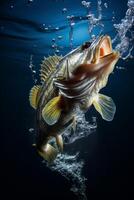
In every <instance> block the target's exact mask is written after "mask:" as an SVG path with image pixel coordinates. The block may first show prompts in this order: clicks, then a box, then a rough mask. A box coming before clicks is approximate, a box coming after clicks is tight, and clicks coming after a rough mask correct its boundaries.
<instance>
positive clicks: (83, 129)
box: [63, 108, 97, 144]
mask: <svg viewBox="0 0 134 200" xmlns="http://www.w3.org/2000/svg"><path fill="white" fill-rule="evenodd" d="M76 113H77V114H76V123H77V124H76V130H75V132H73V131H72V129H71V130H70V129H69V130H66V131H65V132H64V134H63V139H64V143H65V144H71V143H73V142H75V141H76V140H79V139H81V138H83V137H84V138H85V137H87V136H89V135H90V134H91V133H93V132H94V131H95V130H96V128H97V122H96V117H92V122H91V123H89V121H86V119H85V114H84V113H83V112H82V111H81V110H80V109H79V108H77V111H76Z"/></svg>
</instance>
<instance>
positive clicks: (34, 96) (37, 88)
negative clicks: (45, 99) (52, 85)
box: [29, 85, 41, 109]
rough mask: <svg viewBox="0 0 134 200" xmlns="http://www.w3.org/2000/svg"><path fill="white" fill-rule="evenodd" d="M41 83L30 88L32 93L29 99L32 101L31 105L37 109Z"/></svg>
mask: <svg viewBox="0 0 134 200" xmlns="http://www.w3.org/2000/svg"><path fill="white" fill-rule="evenodd" d="M40 88H41V86H40V85H35V86H34V87H32V89H31V90H30V94H29V101H30V105H31V106H32V107H33V108H34V109H36V108H37V105H38V99H39V98H38V97H39V93H40Z"/></svg>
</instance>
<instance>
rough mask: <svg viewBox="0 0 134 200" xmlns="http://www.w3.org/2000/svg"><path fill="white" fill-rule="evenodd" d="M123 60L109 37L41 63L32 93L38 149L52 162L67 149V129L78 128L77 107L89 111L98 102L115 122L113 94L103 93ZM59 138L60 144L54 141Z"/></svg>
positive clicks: (98, 106) (103, 37) (104, 114)
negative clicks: (65, 132)
mask: <svg viewBox="0 0 134 200" xmlns="http://www.w3.org/2000/svg"><path fill="white" fill-rule="evenodd" d="M118 59H119V53H118V52H115V51H113V50H112V45H111V39H110V37H109V36H107V35H106V36H101V37H98V38H97V39H95V40H94V41H92V42H86V43H84V44H83V45H81V46H80V47H78V48H76V49H75V50H73V51H71V52H70V53H69V54H67V55H65V56H64V57H59V56H56V55H54V56H50V57H48V58H44V60H43V62H42V64H41V70H40V72H41V73H40V78H41V84H40V85H36V86H34V87H33V88H32V89H31V91H30V95H29V100H30V104H31V106H32V107H33V108H34V109H35V110H36V132H37V139H36V148H37V151H38V153H39V154H40V155H41V156H42V157H43V158H44V159H45V160H47V161H48V162H52V161H53V160H54V159H55V158H56V156H57V154H58V152H62V151H63V140H62V134H63V132H64V131H65V130H66V129H67V128H69V127H72V129H73V130H74V131H75V127H76V123H77V122H76V108H77V107H79V109H81V110H82V111H83V112H86V111H87V110H88V109H89V107H90V106H92V105H94V107H95V109H96V110H97V111H98V112H99V113H100V115H101V116H102V118H103V119H104V120H107V121H111V120H112V119H113V118H114V114H115V111H116V106H115V103H114V102H113V100H112V98H111V97H108V96H105V95H103V94H100V93H99V91H100V89H102V88H103V87H105V86H106V84H107V80H108V77H109V75H110V74H111V72H112V71H113V69H114V66H115V64H116V62H117V61H118ZM52 138H55V141H56V146H53V145H52V144H50V140H51V139H52Z"/></svg>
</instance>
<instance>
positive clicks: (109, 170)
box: [0, 0, 134, 200]
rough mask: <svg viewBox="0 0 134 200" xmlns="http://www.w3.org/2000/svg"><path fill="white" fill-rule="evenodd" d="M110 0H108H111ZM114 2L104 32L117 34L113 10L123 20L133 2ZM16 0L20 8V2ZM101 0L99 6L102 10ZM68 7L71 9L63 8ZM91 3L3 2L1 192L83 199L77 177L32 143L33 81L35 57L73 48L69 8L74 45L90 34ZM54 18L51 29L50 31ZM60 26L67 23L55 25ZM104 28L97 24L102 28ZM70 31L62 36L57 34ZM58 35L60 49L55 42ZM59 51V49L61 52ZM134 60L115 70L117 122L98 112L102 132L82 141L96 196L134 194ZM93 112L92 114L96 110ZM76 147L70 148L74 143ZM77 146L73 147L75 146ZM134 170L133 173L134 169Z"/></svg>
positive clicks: (112, 87) (112, 89) (112, 88)
mask: <svg viewBox="0 0 134 200" xmlns="http://www.w3.org/2000/svg"><path fill="white" fill-rule="evenodd" d="M28 2H29V3H28ZM104 3H105V2H104V1H103V4H104ZM108 5H109V7H108V9H103V16H104V17H103V23H104V25H105V26H104V29H103V33H108V34H110V35H111V36H113V37H114V31H113V26H112V21H111V19H112V12H113V11H114V12H115V16H116V23H119V22H120V20H121V19H122V18H123V17H124V15H125V12H126V9H127V1H124V0H120V1H118V2H117V1H108ZM12 6H13V7H12ZM95 6H96V2H95V1H93V11H94V12H95V13H96V12H97V11H96V7H95ZM63 8H67V12H66V13H63V12H62V9H63ZM85 12H86V10H85V9H84V8H83V7H82V5H81V1H79V0H71V1H67V0H65V1H62V0H59V1H58V0H57V1H56V0H50V1H46V0H45V1H43V0H39V1H37V0H34V1H33V2H30V1H27V0H25V1H22V0H20V1H1V3H0V66H1V73H0V74H1V78H0V80H1V84H0V86H1V89H0V94H1V101H0V103H1V120H0V122H1V123H0V124H1V131H0V134H1V139H0V147H1V151H0V159H1V162H0V163H1V164H0V167H1V170H0V180H1V183H2V184H1V188H0V189H1V193H2V194H4V196H5V198H4V199H6V197H7V196H8V195H10V197H18V198H19V197H20V196H21V197H24V198H25V199H27V198H30V199H32V198H36V199H53V198H56V199H57V198H58V199H65V198H67V199H71V200H73V199H78V198H77V196H75V195H74V194H73V192H71V191H70V183H69V182H68V181H67V180H66V179H65V178H64V177H62V176H61V175H60V174H58V173H56V172H52V171H51V170H50V169H49V168H47V167H45V165H43V164H42V162H41V158H40V157H39V156H38V155H37V153H36V150H35V149H34V148H33V147H32V142H33V138H34V137H33V135H32V134H31V133H29V132H28V129H29V128H30V127H33V121H34V111H33V110H32V109H31V107H30V106H29V101H28V96H29V90H30V88H31V87H32V86H33V79H32V74H31V71H30V69H29V60H30V56H31V55H33V63H34V65H35V68H36V69H39V64H40V62H41V59H43V56H47V55H49V54H51V55H52V54H53V53H55V51H56V50H57V49H58V50H60V52H59V54H65V53H67V52H68V51H70V50H71V48H72V47H71V46H70V38H69V34H71V32H70V27H69V22H68V20H67V19H66V16H67V15H75V16H82V17H83V21H81V20H79V17H76V19H75V20H76V21H75V22H76V25H75V28H74V32H73V38H74V40H73V44H72V45H73V47H75V46H78V45H80V44H81V43H82V42H84V41H85V40H87V39H88V38H89V34H88V31H87V20H86V18H85V17H84V16H85ZM43 24H46V26H47V27H48V26H49V25H51V27H49V29H50V30H47V29H46V30H44V28H42V26H43ZM56 27H59V30H55V28H56ZM97 33H99V28H96V30H95V31H94V34H97ZM58 36H62V37H63V38H62V39H60V38H59V39H57V38H58ZM53 38H56V44H58V48H52V47H51V45H53V43H55V41H52V39H53ZM57 53H58V52H57ZM133 63H134V60H133V59H128V60H125V61H123V60H120V61H119V66H122V67H124V68H125V69H124V70H117V69H116V70H115V73H114V75H112V76H111V77H110V81H109V84H108V85H107V87H106V88H105V89H104V90H103V92H104V93H105V94H107V95H109V96H111V97H112V98H113V99H114V101H115V103H116V106H117V112H116V115H115V118H114V120H113V121H112V122H111V123H108V122H105V121H103V120H102V119H101V117H100V116H99V115H98V114H97V113H95V114H96V116H97V123H98V128H97V131H96V132H95V133H93V134H91V135H89V137H87V138H83V139H81V140H79V141H77V142H76V143H75V144H74V147H75V148H76V149H77V150H78V151H79V150H80V151H81V152H83V153H81V157H82V159H84V160H85V166H84V168H83V173H84V174H85V177H86V178H87V181H86V186H87V189H86V194H87V198H88V199H95V197H96V196H97V195H99V198H102V197H103V198H104V197H107V198H109V196H110V197H111V196H113V197H115V195H117V194H119V195H120V196H123V195H124V194H130V193H132V192H133V191H132V190H131V184H130V181H129V178H130V177H131V175H132V165H131V162H132V161H133V155H132V154H133V141H134V136H133V133H134V129H133V111H134V105H133V98H134V93H133V91H134V89H133V86H134V78H133V74H134V69H133ZM87 116H89V117H90V111H89V112H88V114H87ZM69 148H70V147H69ZM71 148H72V146H71ZM129 173H130V176H129Z"/></svg>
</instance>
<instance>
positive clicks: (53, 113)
mask: <svg viewBox="0 0 134 200" xmlns="http://www.w3.org/2000/svg"><path fill="white" fill-rule="evenodd" d="M60 100H61V96H58V97H54V98H53V99H52V100H50V101H49V102H48V103H47V104H46V105H45V107H44V108H43V110H42V117H43V119H44V120H45V122H46V123H47V124H49V125H53V124H55V123H56V122H57V121H58V119H59V117H60V114H61V108H60V106H59V102H60Z"/></svg>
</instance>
